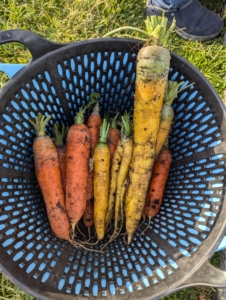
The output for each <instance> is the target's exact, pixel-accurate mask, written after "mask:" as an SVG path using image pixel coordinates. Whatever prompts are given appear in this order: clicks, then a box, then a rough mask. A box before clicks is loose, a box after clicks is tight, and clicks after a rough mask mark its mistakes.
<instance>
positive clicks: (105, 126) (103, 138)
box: [99, 119, 110, 144]
mask: <svg viewBox="0 0 226 300" xmlns="http://www.w3.org/2000/svg"><path fill="white" fill-rule="evenodd" d="M109 128H110V124H109V123H108V122H107V121H106V119H104V120H103V123H102V125H101V127H100V140H99V143H103V144H106V143H107V136H108V131H109Z"/></svg>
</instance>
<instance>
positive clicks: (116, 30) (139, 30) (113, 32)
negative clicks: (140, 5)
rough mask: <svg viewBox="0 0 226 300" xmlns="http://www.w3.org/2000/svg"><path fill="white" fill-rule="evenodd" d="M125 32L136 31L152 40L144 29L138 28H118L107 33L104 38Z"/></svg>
mask: <svg viewBox="0 0 226 300" xmlns="http://www.w3.org/2000/svg"><path fill="white" fill-rule="evenodd" d="M123 30H133V31H136V32H139V33H141V34H143V35H145V36H146V37H147V38H150V36H149V34H148V33H147V32H146V31H144V30H142V29H139V28H136V27H133V26H122V27H120V28H116V29H114V30H112V31H110V32H108V33H106V34H105V35H104V36H103V37H108V36H112V35H114V34H115V33H117V32H120V31H123Z"/></svg>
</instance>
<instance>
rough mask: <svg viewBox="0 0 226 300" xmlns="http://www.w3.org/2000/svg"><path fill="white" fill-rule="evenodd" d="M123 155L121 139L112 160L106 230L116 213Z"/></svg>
mask: <svg viewBox="0 0 226 300" xmlns="http://www.w3.org/2000/svg"><path fill="white" fill-rule="evenodd" d="M122 155H123V144H122V143H121V141H120V140H119V141H118V143H117V147H116V150H115V152H114V155H113V158H112V161H111V171H110V187H109V199H108V207H107V213H106V218H105V231H106V230H107V229H108V226H109V224H110V222H111V219H112V217H113V214H114V207H115V197H116V189H117V178H118V173H119V169H120V165H121V161H122Z"/></svg>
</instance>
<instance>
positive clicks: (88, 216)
mask: <svg viewBox="0 0 226 300" xmlns="http://www.w3.org/2000/svg"><path fill="white" fill-rule="evenodd" d="M92 198H93V158H92V157H91V158H90V159H89V173H88V181H87V191H86V208H85V211H84V214H83V216H82V220H83V223H84V225H85V226H86V227H88V232H89V235H90V227H91V226H93V200H92Z"/></svg>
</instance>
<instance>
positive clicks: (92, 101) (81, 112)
mask: <svg viewBox="0 0 226 300" xmlns="http://www.w3.org/2000/svg"><path fill="white" fill-rule="evenodd" d="M98 95H99V94H98ZM98 99H99V98H98ZM98 99H97V93H94V94H91V95H90V101H89V102H88V104H86V105H84V106H82V107H81V108H80V109H79V111H78V112H77V113H76V115H75V124H83V123H84V114H85V112H86V110H87V109H88V108H90V106H92V105H94V104H96V102H97V101H98Z"/></svg>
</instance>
